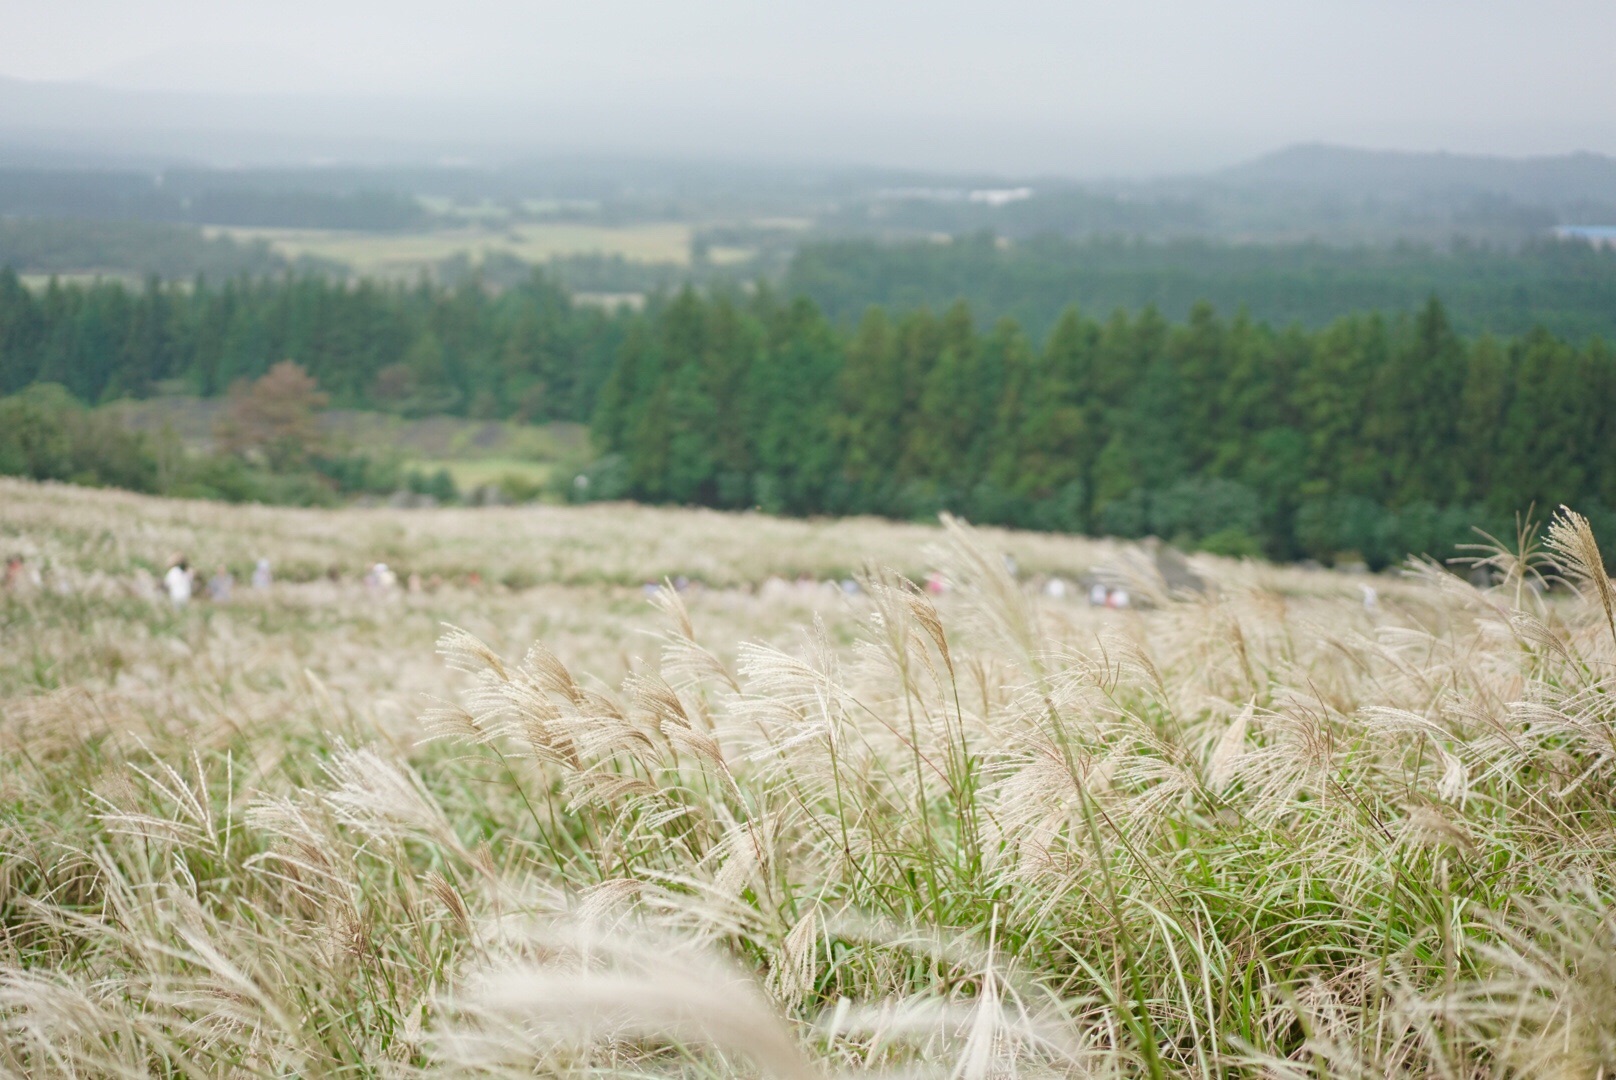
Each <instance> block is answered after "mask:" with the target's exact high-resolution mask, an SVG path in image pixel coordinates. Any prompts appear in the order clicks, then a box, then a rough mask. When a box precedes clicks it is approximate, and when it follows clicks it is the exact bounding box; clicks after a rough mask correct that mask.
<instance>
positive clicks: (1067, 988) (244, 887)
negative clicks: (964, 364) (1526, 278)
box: [0, 483, 1616, 1078]
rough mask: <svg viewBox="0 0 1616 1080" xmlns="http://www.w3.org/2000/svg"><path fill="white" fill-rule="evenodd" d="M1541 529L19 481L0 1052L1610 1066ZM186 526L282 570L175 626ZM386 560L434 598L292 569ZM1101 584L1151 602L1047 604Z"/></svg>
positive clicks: (875, 1063) (1037, 1069)
mask: <svg viewBox="0 0 1616 1080" xmlns="http://www.w3.org/2000/svg"><path fill="white" fill-rule="evenodd" d="M1553 538H1554V539H1555V540H1556V541H1557V542H1558V546H1559V549H1560V550H1559V551H1558V552H1557V553H1556V554H1555V560H1556V562H1557V564H1558V566H1559V568H1560V570H1561V571H1562V572H1563V573H1564V574H1565V576H1566V577H1567V578H1568V579H1569V582H1570V584H1571V585H1574V586H1576V589H1575V590H1573V589H1571V588H1563V589H1560V590H1557V591H1556V592H1553V593H1549V594H1547V595H1543V594H1541V593H1540V591H1539V590H1538V589H1536V588H1533V587H1532V586H1533V574H1534V572H1535V571H1536V570H1538V569H1543V568H1545V567H1544V566H1543V564H1542V563H1541V562H1540V561H1539V560H1537V559H1533V558H1527V559H1522V558H1520V557H1518V556H1510V555H1508V554H1500V555H1499V556H1498V557H1497V558H1496V559H1495V560H1494V561H1493V564H1492V566H1491V570H1492V571H1493V573H1492V579H1491V583H1490V584H1488V585H1486V586H1485V587H1477V586H1473V585H1471V584H1467V583H1466V582H1465V581H1464V580H1462V579H1460V578H1456V577H1454V576H1452V575H1449V574H1447V573H1445V572H1443V571H1441V570H1439V569H1436V568H1431V567H1426V568H1423V569H1416V571H1415V572H1413V573H1412V574H1410V575H1409V576H1406V577H1404V578H1401V579H1385V578H1376V579H1373V582H1374V585H1375V588H1376V589H1377V590H1378V598H1377V600H1376V602H1375V603H1373V604H1366V603H1365V600H1364V596H1363V592H1362V585H1363V583H1364V582H1365V581H1366V580H1368V579H1364V578H1354V577H1348V576H1344V575H1336V574H1331V573H1326V572H1322V571H1304V570H1298V569H1281V568H1274V567H1269V566H1264V565H1260V564H1251V563H1247V564H1237V563H1233V562H1229V561H1222V560H1215V559H1207V558H1196V559H1194V560H1192V565H1193V566H1194V568H1195V569H1196V570H1197V571H1198V572H1200V573H1201V574H1202V576H1203V577H1204V578H1205V579H1206V580H1207V581H1208V582H1209V583H1210V587H1209V588H1208V590H1207V591H1206V592H1204V593H1200V592H1176V593H1175V592H1172V591H1171V590H1169V588H1168V587H1167V584H1166V582H1164V581H1163V580H1162V579H1161V577H1160V576H1159V575H1158V573H1157V567H1158V565H1159V564H1158V563H1157V562H1155V561H1153V560H1152V559H1150V558H1148V557H1146V556H1145V554H1144V553H1143V552H1141V551H1139V550H1137V549H1134V548H1129V547H1122V546H1113V545H1108V544H1100V543H1092V542H1087V541H1081V540H1073V539H1065V538H1059V537H1049V536H1026V535H1020V534H1010V533H1001V532H996V531H990V530H981V531H977V530H969V529H965V528H962V527H948V528H941V529H939V528H922V527H918V526H901V525H891V524H883V523H876V522H867V521H853V522H842V523H817V522H790V521H779V520H774V519H769V518H765V517H760V516H749V515H742V516H736V515H719V514H714V513H704V512H686V511H676V510H651V509H644V508H636V507H621V506H602V507H590V508H583V509H565V508H557V509H527V510H498V509H492V510H480V511H430V512H420V511H417V512H394V511H382V510H365V511H360V510H351V511H325V512H304V511H295V510H268V509H258V508H251V507H247V508H237V507H219V506H209V505H200V504H189V503H181V502H168V501H162V500H155V499H147V498H140V497H135V496H125V495H118V494H114V493H106V492H93V491H84V490H79V489H71V488H62V487H50V486H31V485H24V484H19V483H5V484H3V485H0V549H3V550H5V551H7V552H10V551H17V552H21V553H24V554H26V555H27V556H28V558H29V565H30V566H31V567H42V568H43V573H42V576H41V581H40V582H39V584H38V585H37V586H36V585H33V584H32V583H30V582H25V583H24V585H23V586H22V587H20V588H16V589H13V590H11V591H8V592H6V593H4V594H0V851H3V852H4V855H3V856H0V928H3V930H4V933H3V936H0V1031H3V1032H4V1036H3V1044H0V1062H3V1064H4V1067H5V1068H6V1069H8V1070H9V1071H11V1072H14V1073H17V1074H27V1075H61V1076H90V1075H96V1076H100V1075H120V1076H136V1075H139V1076H145V1075H150V1074H153V1073H157V1074H162V1075H176V1076H179V1075H186V1076H191V1075H195V1076H212V1075H232V1076H247V1075H266V1076H291V1075H297V1076H324V1075H337V1074H343V1075H386V1076H414V1075H421V1074H455V1075H463V1074H468V1073H476V1074H485V1075H535V1074H537V1075H545V1076H563V1075H566V1076H572V1075H576V1076H603V1075H611V1076H682V1077H729V1076H751V1075H758V1076H774V1077H789V1078H807V1077H818V1076H828V1075H837V1074H844V1073H846V1074H852V1073H859V1074H874V1075H904V1076H916V1075H922V1076H930V1075H935V1076H939V1077H945V1076H946V1077H1009V1076H1022V1077H1034V1076H1045V1077H1052V1076H1060V1077H1080V1076H1096V1075H1098V1076H1136V1075H1151V1076H1167V1075H1173V1076H1177V1075H1184V1076H1275V1077H1292V1076H1295V1077H1301V1076H1343V1077H1371V1076H1373V1077H1379V1076H1393V1075H1395V1076H1438V1077H1467V1078H1468V1077H1492V1076H1499V1077H1502V1076H1522V1077H1526V1076H1534V1077H1535V1076H1554V1077H1595V1076H1601V1075H1607V1076H1608V1075H1610V1074H1611V1068H1612V1066H1613V1065H1616V989H1613V987H1616V911H1613V908H1612V906H1611V904H1612V890H1613V885H1616V882H1613V874H1616V709H1613V707H1612V706H1611V704H1610V699H1611V692H1612V690H1613V689H1616V687H1613V686H1612V664H1613V662H1616V617H1613V614H1612V600H1613V598H1612V594H1611V588H1610V583H1609V581H1608V579H1607V578H1606V577H1605V576H1604V571H1603V568H1602V565H1601V564H1600V560H1599V557H1598V553H1597V551H1596V550H1595V549H1594V543H1593V540H1592V537H1591V535H1589V534H1588V533H1586V531H1585V530H1583V529H1581V528H1579V526H1578V523H1577V522H1576V521H1575V520H1569V519H1568V520H1565V521H1564V522H1563V523H1562V524H1561V525H1560V526H1559V527H1558V529H1557V531H1556V533H1555V534H1554V537H1553ZM177 550H184V551H187V552H188V553H189V554H190V555H191V556H192V558H193V560H194V561H195V562H197V563H199V564H201V565H203V566H204V567H209V568H211V566H212V565H213V564H214V563H216V562H226V563H230V564H232V565H235V566H237V567H243V564H244V563H245V562H246V561H248V560H250V559H251V558H253V557H256V556H257V555H259V554H263V555H267V556H269V557H271V558H273V559H275V560H276V562H277V565H278V566H279V567H280V568H281V570H282V571H283V574H282V581H280V582H279V583H277V584H276V585H275V586H274V587H273V588H271V589H269V590H265V591H261V592H253V591H249V590H245V589H240V588H239V587H238V591H237V593H236V594H235V596H234V597H233V598H232V600H231V601H230V602H229V603H225V604H207V603H194V604H193V605H191V606H190V607H189V608H187V609H185V610H182V611H175V610H173V609H172V608H171V607H170V606H168V605H167V604H166V603H164V602H161V601H159V600H157V599H155V598H153V597H151V596H147V595H144V593H143V586H142V584H141V582H142V581H143V578H142V577H141V576H140V573H139V571H140V570H141V569H142V568H144V567H147V566H149V565H150V564H151V563H153V562H154V561H156V560H159V559H161V558H162V557H164V556H166V555H167V554H168V553H169V552H171V551H177ZM1005 552H1013V553H1014V555H1015V571H1016V573H1015V576H1012V574H1011V572H1010V570H1009V567H1008V566H1007V564H1006V562H1005V560H1004V559H1003V557H1002V555H1003V553H1005ZM377 557H385V558H388V559H389V560H391V561H394V562H396V563H398V564H399V565H400V567H401V568H403V569H406V570H409V569H414V570H417V571H419V572H421V573H423V574H438V575H441V576H442V577H443V579H444V580H443V582H442V583H441V584H439V585H438V586H437V587H436V588H433V589H429V590H425V591H422V592H419V593H408V592H404V591H401V590H400V591H393V592H389V593H385V594H378V593H376V592H373V591H370V590H367V589H366V588H364V587H363V586H362V585H360V584H358V583H357V582H354V581H353V580H352V579H351V576H350V577H345V578H344V579H343V580H340V581H337V582H335V583H333V582H331V581H329V580H326V579H324V578H323V577H321V576H320V575H321V574H322V573H323V571H324V569H325V568H326V567H328V566H331V565H340V566H344V567H355V568H357V566H358V565H361V564H362V563H363V562H365V561H368V560H370V559H373V558H377ZM864 559H869V560H872V561H873V562H875V563H877V564H879V563H886V564H890V565H893V566H895V567H897V570H898V572H893V571H881V570H875V571H872V572H871V573H869V574H868V575H866V576H865V578H864V587H863V589H862V591H859V592H857V593H853V594H848V593H844V592H842V591H840V590H838V589H833V588H829V587H826V586H824V585H818V584H811V583H804V584H800V585H799V584H796V583H788V582H787V581H784V580H781V578H795V577H796V576H797V575H798V574H799V573H806V574H808V575H810V576H812V577H832V576H840V575H841V574H843V573H845V572H847V571H848V570H849V569H850V568H852V567H854V566H856V565H857V564H858V563H859V562H860V561H862V560H864ZM933 569H936V570H939V571H941V572H942V574H943V575H944V576H945V578H946V580H947V581H948V582H949V583H950V588H949V589H948V591H946V592H944V593H941V594H938V595H932V594H928V593H924V592H921V591H919V590H916V589H915V588H914V587H913V586H912V585H911V584H909V581H908V577H906V576H905V575H908V576H920V575H924V574H926V573H927V572H929V571H931V570H933ZM1089 571H1093V572H1095V573H1099V574H1101V575H1103V576H1106V577H1109V578H1111V579H1113V580H1115V581H1117V582H1119V583H1126V585H1127V586H1128V587H1129V589H1130V591H1131V593H1132V594H1133V595H1134V596H1135V597H1136V598H1138V599H1139V600H1141V601H1143V606H1142V607H1139V608H1136V609H1134V610H1131V611H1107V610H1103V609H1090V608H1088V607H1087V606H1086V605H1082V604H1081V603H1080V602H1079V601H1076V600H1073V599H1071V598H1058V597H1057V598H1051V597H1048V596H1045V595H1044V594H1043V593H1042V592H1040V591H1039V590H1038V589H1037V588H1036V582H1037V581H1038V579H1039V578H1040V577H1041V576H1042V575H1044V574H1048V573H1054V572H1059V573H1063V574H1067V575H1073V576H1076V575H1079V574H1082V573H1085V572H1089ZM681 573H682V574H688V575H690V576H691V577H693V578H696V579H698V580H700V581H702V582H704V583H705V585H706V587H703V588H696V587H692V588H690V589H688V590H686V591H684V592H682V593H679V592H674V591H672V590H666V591H663V592H661V593H658V594H656V595H655V596H652V597H647V595H646V594H645V591H644V590H643V589H642V587H641V583H642V582H644V581H645V580H647V579H654V578H657V577H659V576H661V575H664V574H668V575H674V574H681ZM474 574H475V575H476V577H475V578H474V577H473V576H472V575H474ZM501 583H504V584H501ZM508 586H510V587H508ZM648 601H649V602H648ZM444 623H450V624H453V625H454V626H456V627H459V628H460V629H451V630H447V631H445V630H444V628H443V625H442V624H444ZM440 634H441V635H442V640H441V643H440V649H441V655H440V656H434V655H433V642H434V640H435V639H436V638H438V637H439V635H440Z"/></svg>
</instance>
